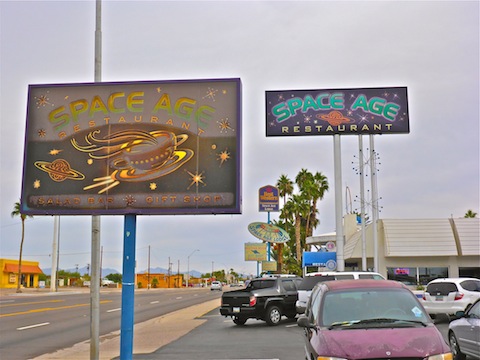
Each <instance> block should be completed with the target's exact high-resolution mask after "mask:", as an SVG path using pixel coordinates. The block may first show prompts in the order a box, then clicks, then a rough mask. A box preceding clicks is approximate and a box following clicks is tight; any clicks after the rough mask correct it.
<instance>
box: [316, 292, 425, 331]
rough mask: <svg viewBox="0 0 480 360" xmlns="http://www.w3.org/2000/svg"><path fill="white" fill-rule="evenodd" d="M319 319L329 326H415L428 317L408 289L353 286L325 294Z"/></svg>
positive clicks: (422, 322) (423, 322)
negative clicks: (345, 289)
mask: <svg viewBox="0 0 480 360" xmlns="http://www.w3.org/2000/svg"><path fill="white" fill-rule="evenodd" d="M321 311H322V316H321V322H322V324H323V325H324V326H327V327H330V328H338V327H340V328H342V327H343V328H345V327H358V326H362V327H379V326H418V325H419V324H423V325H424V324H426V323H428V322H429V321H430V320H429V317H428V315H427V314H426V313H425V311H424V310H423V308H422V306H421V305H420V304H419V303H418V301H417V300H416V298H415V296H414V295H413V294H412V293H411V292H410V291H409V290H407V289H372V290H367V289H355V290H351V291H331V292H328V293H327V294H325V299H324V301H323V305H322V310H321Z"/></svg>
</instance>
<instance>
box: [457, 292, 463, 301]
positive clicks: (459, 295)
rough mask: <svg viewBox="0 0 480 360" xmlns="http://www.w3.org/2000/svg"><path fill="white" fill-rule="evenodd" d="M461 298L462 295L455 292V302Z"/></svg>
mask: <svg viewBox="0 0 480 360" xmlns="http://www.w3.org/2000/svg"><path fill="white" fill-rule="evenodd" d="M462 298H463V294H462V293H461V292H457V293H456V294H455V300H461V299H462Z"/></svg>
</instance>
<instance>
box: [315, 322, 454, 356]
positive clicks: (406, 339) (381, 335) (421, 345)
mask: <svg viewBox="0 0 480 360" xmlns="http://www.w3.org/2000/svg"><path fill="white" fill-rule="evenodd" d="M320 333H321V334H322V335H321V336H320V337H319V338H317V339H318V340H319V342H320V343H322V344H320V345H321V346H320V347H317V346H315V345H314V348H317V349H318V348H323V349H328V350H327V351H326V352H324V353H322V354H319V355H325V356H332V357H340V358H347V359H373V358H385V357H391V358H395V357H403V358H408V357H411V358H424V357H427V356H429V355H435V354H442V353H445V352H449V351H450V349H449V348H448V346H447V344H446V342H445V341H444V340H443V338H442V335H441V334H440V332H439V331H438V330H437V329H436V328H435V326H428V327H422V328H382V329H378V328H377V329H351V330H346V329H345V330H337V329H335V330H326V329H322V330H321V331H320V332H319V335H320ZM312 342H315V336H314V337H313V338H312ZM312 345H313V344H312Z"/></svg>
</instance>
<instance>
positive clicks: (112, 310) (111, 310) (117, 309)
mask: <svg viewBox="0 0 480 360" xmlns="http://www.w3.org/2000/svg"><path fill="white" fill-rule="evenodd" d="M120 310H122V308H116V309H110V310H107V313H109V312H114V311H120Z"/></svg>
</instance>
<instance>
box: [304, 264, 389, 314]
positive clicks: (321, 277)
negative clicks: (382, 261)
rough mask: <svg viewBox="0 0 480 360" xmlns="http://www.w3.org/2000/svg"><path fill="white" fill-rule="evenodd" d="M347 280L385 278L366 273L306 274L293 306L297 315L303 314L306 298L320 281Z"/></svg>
mask: <svg viewBox="0 0 480 360" xmlns="http://www.w3.org/2000/svg"><path fill="white" fill-rule="evenodd" d="M348 279H375V280H385V278H384V277H383V276H382V275H381V274H379V273H376V272H368V271H343V272H337V271H328V272H313V273H308V274H306V275H305V277H304V278H303V281H302V283H301V284H300V286H299V288H298V300H297V302H296V304H295V307H296V309H297V313H299V314H303V313H304V312H305V307H306V306H307V301H308V298H309V297H310V294H311V292H312V289H313V287H314V286H315V285H316V284H317V283H318V282H321V281H329V280H348Z"/></svg>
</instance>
